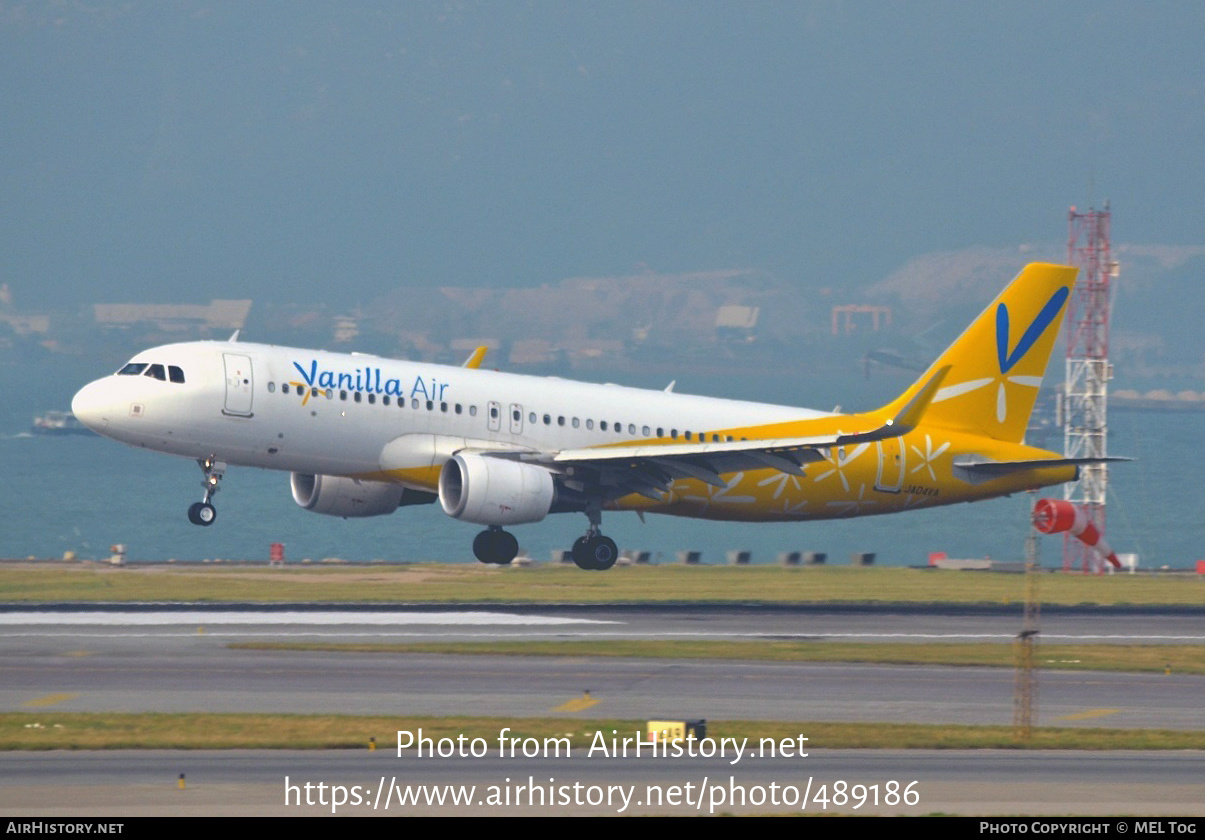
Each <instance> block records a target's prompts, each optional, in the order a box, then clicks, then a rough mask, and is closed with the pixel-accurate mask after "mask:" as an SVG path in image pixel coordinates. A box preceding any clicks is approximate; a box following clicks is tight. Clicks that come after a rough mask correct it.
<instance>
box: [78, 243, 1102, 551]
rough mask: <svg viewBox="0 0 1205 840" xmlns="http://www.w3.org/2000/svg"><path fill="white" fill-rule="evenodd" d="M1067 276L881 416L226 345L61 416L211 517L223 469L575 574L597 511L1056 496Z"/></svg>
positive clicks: (309, 500)
mask: <svg viewBox="0 0 1205 840" xmlns="http://www.w3.org/2000/svg"><path fill="white" fill-rule="evenodd" d="M1075 274H1076V269H1074V268H1071V267H1067V266H1058V265H1046V264H1032V265H1029V266H1027V267H1026V268H1025V269H1024V270H1023V271H1022V272H1021V273H1020V274H1019V275H1018V276H1017V277H1016V278H1015V279H1014V280H1013V281H1012V282H1011V283H1010V284H1009V285H1008V286H1007V287H1006V288H1005V290H1004V291H1003V292H1002V293H1001V294H1000V296H999V297H998V298H996V300H995V301H993V302H992V303H991V305H990V306H988V308H987V309H986V310H985V311H984V312H983V314H981V315H980V316H979V317H978V318H977V319H976V320H975V321H973V322H972V323H971V325H970V326H969V327H968V328H967V330H966V331H965V332H964V333H963V334H962V335H961V336H960V337H959V338H958V339H957V340H956V341H955V342H954V343H953V344H952V345H951V346H950V347H949V348H948V349H947V350H946V351H945V352H944V353H943V354H942V355H941V356H940V357H939V358H938V359H937V361H935V362H934V363H933V364H932V366H931V367H930V368H929V369H928V370H927V371H926V372H925V373H924V375H922V376H921V377H920V378H919V379H918V380H917V381H916V382H915V383H914V384H913V385H912V386H911V387H910V388H908V389H907V390H906V391H905V392H904V393H903V394H902V395H900V397H899V398H897V399H896V400H895V401H893V402H891V403H889V404H888V405H886V406H883V407H882V408H880V409H877V410H875V411H869V412H865V413H860V414H836V413H828V412H821V411H813V410H809V409H804V408H792V407H789V406H781V405H768V404H763V403H754V402H741V401H736V400H727V399H716V398H711V397H701V396H691V395H687V394H678V393H674V392H673V391H672V386H671V388H667V389H666V390H664V391H648V390H640V389H635V388H625V387H620V386H618V385H599V384H592V383H586V382H572V381H567V380H562V379H556V378H549V377H537V376H523V375H518V374H512V373H501V372H497V371H489V370H481V369H480V368H479V367H478V366H479V364H480V362H481V356H482V355H483V351H481V350H479V351H478V352H477V353H475V354H474V355H473V356H472V357H471V358H470V359H469V361H468V362H466V363H465V365H464V366H463V367H449V366H442V365H431V364H422V363H417V362H407V361H399V360H394V359H386V358H381V357H377V356H368V355H359V354H354V353H353V354H350V355H347V354H340V353H328V352H323V351H316V350H303V349H296V348H290V347H277V346H270V345H263V344H252V343H248V342H242V341H237V340H236V339H237V334H236V335H235V336H234V337H232V338H231V340H230V341H227V342H214V341H206V342H190V343H183V344H170V345H166V346H163V347H155V348H153V349H150V350H146V351H145V352H142V353H139V354H138V355H137V356H135V357H134V358H133V359H132V360H131V361H130V362H129V363H128V364H127V365H125V366H124V367H123V368H122V369H121V370H119V371H118V372H117V373H115V374H113V375H112V376H107V377H105V378H104V379H100V380H97V381H95V382H92V383H90V384H88V385H86V386H85V387H84V388H82V389H81V390H80V391H79V393H78V394H76V396H75V399H74V401H73V402H72V410H73V411H74V413H75V415H76V417H77V418H79V420H80V421H81V422H83V423H84V424H85V425H87V426H88V427H90V428H92V429H94V430H95V431H97V432H99V433H100V434H102V435H105V436H107V437H111V438H113V439H114V440H119V441H122V442H123V443H127V444H130V445H132V446H139V447H144V448H147V449H153V450H156V451H159V452H166V453H169V454H173V455H182V456H185V457H188V458H194V459H196V460H197V462H198V463H199V464H200V465H201V469H202V470H203V471H204V474H205V480H204V487H205V495H204V498H203V500H202V501H200V502H197V503H196V504H194V505H192V507H191V508H190V509H189V512H188V516H189V519H191V520H192V522H194V523H196V524H197V525H211V524H213V522H214V520H215V518H216V510H215V508H214V505H213V496H214V494H215V493H216V492H217V490H218V486H219V482H220V480H221V478H222V476H223V474H224V473H225V470H226V467H227V465H231V464H237V465H245V466H251V467H263V468H267V469H275V470H284V471H287V472H290V473H292V478H291V480H292V491H293V498H294V499H295V500H296V502H297V504H299V505H300V506H301V507H303V508H305V509H306V510H309V511H312V512H314V513H323V514H328V515H331V516H342V517H353V516H377V515H381V514H388V513H392V512H394V511H396V510H397V509H398V508H399V507H404V506H407V505H414V504H428V503H434V502H436V501H438V502H439V504H440V505H441V507H442V508H443V510H444V512H445V513H446V514H447V515H448V516H451V517H453V518H455V519H460V520H463V521H465V522H471V523H476V524H477V525H483V526H485V530H483V531H481V532H480V533H479V534H478V535H477V537H476V539H475V540H474V541H473V552H474V554H475V555H476V556H477V558H478V559H479V560H481V561H482V562H484V563H497V564H506V563H509V562H510V561H511V560H512V559H513V558H514V557H515V555H516V553H517V551H518V543H517V541H516V540H515V537H514V536H513V535H512V534H511V533H509V532H508V531H505V530H503V526H510V525H519V524H523V523H530V522H539V521H540V520H542V519H544V518H545V517H546V516H548V515H549V514H552V513H564V512H579V513H584V514H585V515H586V518H587V520H588V521H589V527H588V528H587V530H586V533H585V534H584V535H583V536H582V537H580V538H579V539H578V540H577V542H576V543H575V544H574V546H573V551H572V555H573V560H574V562H575V563H576V564H577V565H578V566H579V567H581V568H583V569H593V570H601V569H607V568H610V567H611V566H612V565H613V564H614V563H615V560H616V557H617V556H618V552H617V550H616V545H615V542H614V541H613V540H611V539H610V538H608V537H606V536H603V534H602V533H601V531H600V526H601V521H602V512H603V511H604V510H627V511H636V512H638V513H640V514H641V515H643V514H644V513H646V512H647V513H664V514H671V515H675V516H691V517H702V518H706V519H727V520H742V521H749V522H758V521H762V522H764V521H789V520H807V519H828V518H837V517H850V516H865V515H871V514H884V513H896V512H901V511H906V510H910V509H917V508H927V507H933V506H936V505H948V504H953V503H956V502H970V501H976V500H979V499H987V498H991V497H995V496H1002V495H1006V494H1008V493H1013V492H1016V491H1021V490H1028V489H1032V488H1036V487H1042V486H1046V485H1053V484H1059V483H1061V482H1065V481H1071V480H1074V479H1075V478H1076V477H1077V475H1078V470H1079V468H1080V467H1081V466H1082V465H1084V464H1088V463H1097V462H1099V461H1100V460H1104V459H1090V458H1064V457H1063V456H1061V455H1059V454H1057V453H1054V452H1048V451H1044V450H1042V449H1037V448H1034V447H1031V446H1027V445H1025V443H1024V441H1023V439H1024V435H1025V429H1026V427H1027V425H1028V421H1029V415H1030V413H1031V412H1032V410H1033V406H1034V402H1035V400H1036V398H1037V395H1038V387H1039V385H1040V384H1041V381H1042V376H1043V373H1044V372H1045V369H1046V364H1047V362H1048V360H1049V358H1050V353H1051V349H1052V347H1053V345H1054V341H1055V337H1056V334H1057V332H1058V324H1059V323H1060V322H1061V320H1062V317H1063V314H1064V311H1065V309H1066V307H1067V301H1068V298H1069V297H1070V295H1071V288H1072V285H1073V283H1074V281H1075Z"/></svg>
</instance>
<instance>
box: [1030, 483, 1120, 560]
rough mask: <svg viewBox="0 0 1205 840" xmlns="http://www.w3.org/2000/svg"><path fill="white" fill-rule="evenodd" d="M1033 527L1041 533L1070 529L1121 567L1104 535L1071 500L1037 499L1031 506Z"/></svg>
mask: <svg viewBox="0 0 1205 840" xmlns="http://www.w3.org/2000/svg"><path fill="white" fill-rule="evenodd" d="M1033 527H1035V528H1037V529H1038V530H1039V531H1041V532H1042V533H1043V534H1058V533H1061V532H1062V531H1070V532H1071V533H1072V535H1074V536H1075V537H1076V538H1078V539H1079V541H1080V542H1082V543H1083V544H1084V545H1086V546H1088V547H1089V548H1091V549H1093V550H1094V551H1095V552H1096V553H1097V554H1099V555H1100V556H1101V557H1103V558H1104V559H1106V560H1108V561H1109V562H1110V563H1112V564H1113V566H1114V567H1115V568H1118V569H1120V568H1121V561H1120V560H1118V559H1117V555H1116V554H1114V553H1113V549H1112V548H1110V547H1109V543H1108V542H1107V541H1106V540H1105V538H1104V535H1103V534H1101V532H1100V531H1099V530H1097V528H1096V526H1095V525H1093V524H1092V523H1091V522H1090V521H1089V520H1088V517H1087V516H1086V515H1085V514H1084V512H1083V511H1082V510H1081V509H1080V508H1078V507H1076V506H1075V505H1074V504H1072V503H1071V502H1064V501H1059V500H1056V499H1038V503H1037V504H1036V505H1034V506H1033Z"/></svg>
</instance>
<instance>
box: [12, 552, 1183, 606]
mask: <svg viewBox="0 0 1205 840" xmlns="http://www.w3.org/2000/svg"><path fill="white" fill-rule="evenodd" d="M1040 581H1041V583H1040V589H1041V600H1042V602H1043V603H1044V604H1059V605H1081V604H1091V605H1100V606H1115V605H1136V606H1152V605H1179V606H1198V607H1199V606H1200V605H1201V604H1202V602H1203V600H1205V575H1192V574H1175V575H1171V574H1169V575H1145V574H1143V575H1108V576H1097V575H1083V574H1062V573H1052V574H1044V575H1041V578H1040ZM1023 598H1024V576H1023V575H1019V574H993V573H989V572H960V571H949V570H926V569H906V568H886V567H869V568H854V567H848V566H846V567H841V566H819V567H795V568H784V567H779V566H695V567H687V566H678V565H664V566H630V567H622V566H617V567H616V568H614V569H611V570H610V571H608V572H606V573H603V574H598V573H587V572H583V571H581V570H580V569H577V568H566V567H562V566H552V565H536V566H531V567H521V568H499V567H485V566H482V565H480V564H476V565H468V564H454V563H448V564H435V563H433V564H423V565H417V564H416V565H357V566H304V565H297V566H289V567H285V568H278V569H270V568H267V567H266V566H252V565H248V566H233V565H227V564H212V565H208V566H197V565H188V566H183V565H181V566H171V565H165V564H159V565H147V566H141V567H140V566H137V565H130V566H125V567H121V568H114V567H110V566H105V565H101V564H96V563H84V562H78V563H70V564H64V563H54V564H51V563H49V562H46V563H4V564H0V601H9V602H19V603H38V602H47V601H97V602H112V601H130V602H154V601H173V602H181V603H215V602H240V603H246V602H252V603H281V602H312V603H336V602H338V603H380V604H396V603H416V604H458V603H506V604H564V603H581V604H611V603H614V604H655V603H671V602H674V603H678V602H685V603H714V604H737V603H762V604H804V603H808V604H812V603H833V604H854V603H857V604H866V603H876V604H934V603H944V604H951V603H957V604H996V605H999V604H1006V605H1015V606H1016V607H1017V609H1018V611H1019V610H1020V603H1021V601H1022V599H1023Z"/></svg>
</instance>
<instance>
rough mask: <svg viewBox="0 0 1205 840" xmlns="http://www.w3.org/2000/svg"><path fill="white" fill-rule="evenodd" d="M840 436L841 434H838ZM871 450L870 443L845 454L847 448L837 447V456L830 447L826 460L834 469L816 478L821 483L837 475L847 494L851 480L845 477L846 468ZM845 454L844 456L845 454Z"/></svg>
mask: <svg viewBox="0 0 1205 840" xmlns="http://www.w3.org/2000/svg"><path fill="white" fill-rule="evenodd" d="M838 434H840V432H838ZM869 448H870V444H869V443H860V444H858V445H857V446H855V447H854V448H853V449H852V450H851V451H849V452H845V447H844V446H841V447H837V449H836V454H834V452H833V448H832V447H830V448H829V449H826V450H825V451H824V459H825V460H826V461H828V462H829V463H830V464H832V465H833V468H832V469H830V470H826V471H825V472H822V473H820V474H819V475H817V476H816V481H817V482H820V481H823V480H824V479H826V478H828V477H829V476H830V475H834V474H836V476H837V478H839V479H841V486H842V487H844V488H845V492H846V493H848V492H849V479H848V478H846V477H845V472H844V470H845V468H846V467H847V466H849V465H850V464H851V463H853V462H854V461H855V460H857V458H858V456H860V455H861V454H862V453H863V452H865V451H866V450H867V449H869ZM843 453H844V454H843Z"/></svg>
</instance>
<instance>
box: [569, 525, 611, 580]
mask: <svg viewBox="0 0 1205 840" xmlns="http://www.w3.org/2000/svg"><path fill="white" fill-rule="evenodd" d="M571 553H572V555H573V562H574V563H576V564H577V567H578V568H579V569H585V570H587V571H592V572H604V571H606V570H607V569H609V568H611V567H612V566H614V565H615V561H616V560H618V559H619V549H618V548H617V547H616V545H615V540H613V539H611V538H610V537H604V536H603V535H602V534H595V535H594V536H585V537H578V538H577V541H576V542H575V543H574V544H573V551H572V552H571Z"/></svg>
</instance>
